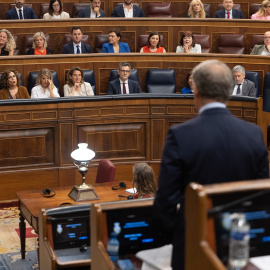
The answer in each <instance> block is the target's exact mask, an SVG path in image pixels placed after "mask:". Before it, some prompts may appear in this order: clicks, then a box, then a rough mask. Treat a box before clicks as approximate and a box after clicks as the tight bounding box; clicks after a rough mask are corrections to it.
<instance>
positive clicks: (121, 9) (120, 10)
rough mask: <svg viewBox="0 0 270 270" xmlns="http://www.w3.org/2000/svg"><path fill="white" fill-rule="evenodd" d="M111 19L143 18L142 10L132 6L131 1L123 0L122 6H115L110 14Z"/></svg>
mask: <svg viewBox="0 0 270 270" xmlns="http://www.w3.org/2000/svg"><path fill="white" fill-rule="evenodd" d="M111 17H126V18H134V17H145V16H144V13H143V10H142V9H141V8H140V7H138V6H136V5H133V4H132V0H124V3H123V5H118V6H116V7H115V8H114V9H113V11H112V14H111Z"/></svg>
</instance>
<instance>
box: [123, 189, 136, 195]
mask: <svg viewBox="0 0 270 270" xmlns="http://www.w3.org/2000/svg"><path fill="white" fill-rule="evenodd" d="M126 192H128V193H131V194H135V193H136V192H137V189H136V188H129V189H126Z"/></svg>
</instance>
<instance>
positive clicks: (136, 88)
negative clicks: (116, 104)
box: [108, 79, 142, 95]
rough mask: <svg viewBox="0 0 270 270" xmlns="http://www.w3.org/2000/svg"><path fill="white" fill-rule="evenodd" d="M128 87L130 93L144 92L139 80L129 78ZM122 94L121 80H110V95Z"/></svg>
mask: <svg viewBox="0 0 270 270" xmlns="http://www.w3.org/2000/svg"><path fill="white" fill-rule="evenodd" d="M128 88H129V93H130V94H136V93H142V90H141V87H140V85H139V83H138V82H137V81H133V80H130V79H129V80H128ZM119 94H121V86H120V80H119V79H115V80H113V81H111V82H110V84H109V89H108V95H119Z"/></svg>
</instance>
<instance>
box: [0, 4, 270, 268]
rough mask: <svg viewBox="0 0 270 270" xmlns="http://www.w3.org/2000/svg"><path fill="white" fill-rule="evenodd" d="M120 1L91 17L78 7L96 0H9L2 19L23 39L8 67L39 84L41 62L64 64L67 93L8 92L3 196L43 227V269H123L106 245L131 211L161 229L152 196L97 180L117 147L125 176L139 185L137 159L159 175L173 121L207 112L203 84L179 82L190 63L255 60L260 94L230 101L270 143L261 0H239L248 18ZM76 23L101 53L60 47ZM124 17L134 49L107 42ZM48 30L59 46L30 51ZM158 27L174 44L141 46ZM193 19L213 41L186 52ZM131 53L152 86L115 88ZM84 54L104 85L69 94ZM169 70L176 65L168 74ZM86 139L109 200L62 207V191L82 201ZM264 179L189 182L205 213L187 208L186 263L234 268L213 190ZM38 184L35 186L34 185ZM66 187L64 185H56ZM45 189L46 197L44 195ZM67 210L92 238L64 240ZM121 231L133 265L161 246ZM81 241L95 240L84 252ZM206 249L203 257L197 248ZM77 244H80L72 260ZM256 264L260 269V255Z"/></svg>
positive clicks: (118, 174)
mask: <svg viewBox="0 0 270 270" xmlns="http://www.w3.org/2000/svg"><path fill="white" fill-rule="evenodd" d="M121 2H122V1H119V0H118V1H116V0H101V8H102V9H103V10H104V11H105V13H106V17H105V18H95V19H91V18H77V17H76V16H77V14H78V12H79V10H80V9H81V8H87V7H90V2H89V1H83V0H81V1H75V2H74V1H72V0H64V1H63V10H64V11H65V12H68V13H69V14H70V17H71V18H70V19H59V20H45V19H42V17H43V14H44V13H45V12H47V10H48V4H49V3H44V2H41V1H39V0H28V1H26V4H27V5H28V6H29V7H32V8H33V9H34V11H35V13H36V14H37V17H38V18H39V19H32V20H30V19H29V20H6V17H5V14H6V11H8V10H9V9H10V8H12V7H13V6H14V5H13V6H12V5H11V4H13V3H11V2H10V1H7V0H0V3H1V8H2V12H1V14H0V19H1V29H8V30H9V31H10V32H11V33H12V35H13V36H14V38H15V41H16V45H17V48H16V51H15V53H14V56H5V57H3V56H2V57H0V73H3V72H4V71H5V70H7V69H14V70H16V71H17V72H18V73H19V74H20V76H21V84H22V85H24V86H25V87H26V88H27V89H28V91H29V94H31V88H32V87H33V86H34V84H35V76H36V75H35V74H37V72H38V71H39V70H40V69H42V68H48V69H49V70H50V71H51V72H52V73H53V78H54V82H56V83H55V86H56V87H57V89H58V92H59V94H60V98H58V99H56V98H50V99H49V98H48V99H28V100H27V99H18V100H0V106H1V112H0V136H1V144H0V183H1V187H2V188H1V190H0V198H1V200H12V199H17V198H18V197H19V210H20V213H21V219H20V226H22V227H20V230H22V231H21V233H23V229H25V227H23V226H25V225H23V223H24V220H26V221H28V222H29V224H30V225H31V226H32V227H33V228H34V229H35V231H36V232H37V234H38V235H39V243H38V244H39V247H38V260H39V269H41V270H42V269H44V270H45V269H46V270H48V269H63V268H64V269H93V270H103V269H104V270H105V269H122V268H117V267H118V266H116V264H115V263H113V262H112V261H111V260H110V257H109V256H108V254H107V252H106V245H107V242H108V238H109V236H110V232H111V231H112V226H113V224H115V223H116V222H120V223H121V222H126V221H125V220H127V219H128V214H130V213H131V214H134V217H135V221H133V222H138V221H141V220H144V222H146V223H149V224H150V227H149V231H146V232H145V231H143V232H142V233H145V234H147V235H148V234H149V237H150V238H151V237H154V238H155V237H157V236H156V235H152V233H153V232H152V230H154V229H153V227H154V224H153V223H152V221H151V220H150V219H149V216H151V212H152V207H153V199H142V200H132V201H127V200H126V198H125V197H122V198H120V197H118V195H121V196H126V195H127V193H126V192H124V190H122V189H121V190H117V191H114V190H113V191H112V188H111V187H112V183H99V184H97V183H96V175H97V171H98V166H99V161H100V160H102V159H108V160H110V161H111V162H112V163H113V164H114V166H115V168H116V171H115V177H114V183H115V184H116V185H117V183H119V182H122V181H123V182H126V183H127V187H128V188H132V177H133V175H132V167H133V165H134V164H135V163H137V162H146V163H148V164H149V165H150V166H151V167H152V169H153V170H154V172H155V175H156V177H157V176H158V173H159V168H160V163H161V157H162V151H163V147H164V142H165V139H166V135H167V131H168V129H169V128H170V127H171V126H173V125H175V124H179V123H183V122H185V121H188V120H189V119H192V118H194V117H196V115H197V114H198V112H197V110H196V108H195V105H194V99H193V95H185V94H180V90H181V88H182V87H184V86H185V83H186V77H187V74H188V73H190V72H191V71H192V70H193V68H194V67H195V66H196V65H197V64H199V63H201V62H203V61H205V60H211V59H218V60H220V61H222V62H224V63H226V64H227V65H228V66H229V68H230V69H232V68H233V67H234V66H235V65H242V66H243V67H244V68H245V69H246V71H247V73H248V72H250V76H251V77H252V78H254V82H255V85H256V87H257V93H256V97H244V96H241V97H236V96H231V98H230V100H229V102H228V104H227V107H228V109H229V110H230V111H231V113H232V114H233V115H234V116H236V117H238V118H240V119H243V120H245V121H248V122H251V123H254V124H257V125H258V126H260V128H261V130H262V132H263V136H264V142H265V144H266V146H269V138H268V127H269V124H270V115H269V112H270V65H269V63H270V61H269V56H264V55H262V56H257V55H250V52H251V51H252V48H253V46H254V45H256V44H263V39H262V37H263V35H264V33H265V32H267V31H270V28H269V22H267V21H262V20H251V19H249V18H250V16H251V15H252V14H254V13H255V12H256V11H257V10H258V8H259V7H260V4H261V2H258V1H254V0H248V1H244V0H239V1H237V4H238V6H237V8H238V9H241V10H242V12H243V14H244V17H245V19H233V20H223V19H217V18H213V17H214V14H215V12H216V11H217V10H218V8H219V7H218V5H220V4H221V2H220V1H217V0H208V1H205V3H204V4H205V8H207V11H208V13H209V15H210V18H206V19H193V18H187V11H188V7H189V3H190V1H186V0H183V1H180V0H174V1H171V0H162V1H156V0H134V1H133V2H134V3H135V4H138V6H140V7H141V8H142V9H143V11H144V14H145V16H146V17H143V18H112V17H110V14H111V13H112V10H113V8H114V7H115V6H117V4H118V3H121ZM155 3H163V4H170V10H171V14H170V16H167V17H159V16H158V17H150V16H149V17H148V15H149V8H148V4H155ZM26 4H25V5H26ZM235 4H236V3H235ZM74 26H78V27H80V28H81V30H82V33H83V35H84V36H83V41H84V42H85V43H87V44H89V45H90V46H91V47H92V53H91V54H80V55H76V54H61V51H62V47H63V45H64V44H65V43H67V42H69V41H70V35H69V34H70V31H71V28H72V27H74ZM114 27H118V28H119V29H120V30H121V31H122V36H123V37H122V39H121V41H123V42H125V43H128V45H129V48H130V53H120V54H118V53H116V54H113V53H101V47H102V43H104V42H108V39H107V35H108V34H109V31H110V30H111V29H112V28H114ZM38 31H42V32H44V34H45V35H46V40H47V43H48V48H51V49H52V50H53V52H54V53H53V54H49V55H25V52H26V50H27V49H29V48H30V47H31V46H32V45H31V44H32V40H33V38H32V37H33V35H34V34H35V33H36V32H38ZM152 31H158V32H159V33H160V35H161V36H162V46H163V47H164V48H165V49H166V53H164V54H150V53H146V54H141V53H139V51H140V48H141V46H142V38H143V36H148V35H149V34H150V33H151V32H152ZM184 31H192V32H193V34H194V37H195V41H196V43H199V44H201V46H202V53H200V54H185V53H176V47H177V46H178V45H179V42H180V37H181V34H182V33H183V32H184ZM104 40H105V41H104ZM228 40H229V41H228ZM200 42H201V43H200ZM120 62H128V63H130V65H131V67H132V72H133V73H134V74H133V76H134V77H135V80H137V81H138V82H139V84H140V86H141V89H142V92H143V93H142V94H136V95H126V96H123V95H107V91H108V86H109V82H110V76H113V74H112V73H113V72H116V71H115V70H118V65H119V63H120ZM74 66H79V67H80V68H81V69H83V70H84V73H85V81H87V82H90V83H91V85H92V88H93V90H94V93H95V95H94V96H91V97H79V98H78V97H77V98H74V97H64V92H63V87H64V85H65V83H66V74H67V72H68V70H69V69H70V68H72V67H74ZM155 70H159V71H161V72H162V71H164V72H163V74H162V75H160V73H158V75H155V76H156V79H158V77H160V78H161V80H162V81H159V84H161V85H162V84H164V91H162V92H155V90H151V89H153V88H151V87H150V86H149V85H150V84H151V82H150V81H149V73H150V72H152V71H155ZM168 70H170V71H172V72H169V73H170V74H169V75H168V76H166V72H167V71H168ZM165 80H168V82H165ZM152 84H155V82H152ZM168 84H169V85H172V88H170V89H173V90H172V91H169V92H167V91H166V88H167V87H168ZM1 88H2V87H1ZM79 143H87V144H88V147H89V149H91V150H93V151H94V152H95V157H94V158H93V159H92V160H91V163H90V166H89V168H88V173H87V174H86V182H87V183H88V184H91V185H93V186H94V187H95V191H96V193H97V195H98V196H99V199H100V200H95V201H94V203H91V201H90V202H89V201H84V202H78V203H77V202H76V203H75V206H74V205H73V206H65V207H59V205H60V202H62V203H65V202H73V203H74V201H72V200H71V199H70V198H69V197H68V196H67V192H69V190H70V189H71V188H72V186H73V185H79V184H80V183H81V175H80V173H79V172H78V170H77V168H76V167H75V166H74V164H73V159H72V157H71V153H72V152H73V151H74V150H75V149H76V148H77V145H78V144H79ZM66 187H69V188H66ZM48 188H49V189H52V190H54V191H55V192H56V196H55V197H53V198H43V197H42V195H40V194H39V193H38V192H37V191H38V190H44V189H48ZM265 189H269V183H267V181H263V180H261V181H258V183H257V184H255V183H251V182H249V181H247V182H239V183H238V182H237V183H234V184H230V183H226V184H222V185H220V186H219V185H218V186H215V185H213V186H208V187H207V186H206V187H203V186H200V185H198V186H195V184H194V185H193V186H190V187H189V188H188V191H187V192H188V193H187V201H190V203H187V208H186V209H187V212H188V211H189V212H192V213H194V214H193V215H187V216H186V220H187V224H189V226H188V228H189V229H188V230H187V232H186V237H187V239H189V241H188V243H189V244H188V245H186V268H185V269H186V270H194V269H202V270H204V269H205V270H206V269H207V270H212V269H213V270H221V269H226V268H225V266H224V264H223V262H222V260H221V258H220V257H218V256H217V255H216V254H217V253H218V252H217V248H216V242H217V241H219V239H218V237H217V236H216V235H215V234H214V227H215V224H214V221H213V219H212V218H211V217H207V211H208V210H209V209H210V208H212V207H213V205H214V204H215V200H214V199H213V197H215V196H216V195H218V196H223V195H224V194H225V195H224V198H225V199H226V196H228V194H229V195H230V194H232V197H233V198H234V197H237V196H240V195H239V194H244V195H245V194H249V193H250V192H251V191H259V190H265ZM30 190H33V192H32V193H33V194H32V193H31V192H30ZM241 192H242V193H241ZM112 193H113V194H112ZM202 193H203V195H202ZM31 194H32V195H31ZM58 194H60V195H59V196H60V197H57V195H58ZM65 196H66V197H65ZM38 197H41V198H40V200H39V201H38V202H37V198H38ZM225 199H224V200H225ZM49 200H50V201H49ZM263 202H264V201H263ZM90 203H91V204H90ZM220 203H224V201H222V200H221V202H220ZM260 203H261V202H260ZM33 204H36V205H35V209H34V207H33V206H31V205H33ZM31 207H32V208H33V209H32V208H31ZM30 209H32V210H30ZM141 213H143V215H142V214H141ZM120 217H121V218H120ZM69 219H72V221H70V220H69ZM118 219H121V220H120V221H119V220H118ZM59 222H60V223H61V224H62V225H63V224H66V223H69V224H73V223H72V222H74V224H75V223H77V222H80V223H81V224H82V226H83V230H85V231H86V232H87V236H85V239H86V241H80V240H78V241H77V240H76V241H75V242H74V246H70V247H69V245H70V242H68V241H67V242H64V241H62V240H61V239H60V240H59V239H58V238H57V233H56V232H57V229H59V228H58V227H57V226H58V225H59ZM151 226H152V227H151ZM21 237H22V238H24V244H22V246H21V251H22V258H23V257H24V258H25V257H27V254H26V255H25V235H24V236H23V235H22V234H21ZM121 241H122V242H121V244H122V243H123V245H124V246H125V245H126V247H125V248H122V249H121V252H122V255H125V256H127V255H128V254H129V255H130V254H133V255H132V256H131V261H132V262H133V267H135V266H136V267H135V268H134V269H141V265H142V263H141V261H140V260H139V259H137V258H135V256H134V254H135V253H136V252H138V251H140V250H142V249H149V248H154V247H158V246H159V245H158V244H157V245H156V246H151V245H148V243H147V244H145V245H143V246H142V245H141V244H137V243H135V244H134V250H131V247H130V244H128V243H127V242H125V241H124V239H122V240H121ZM22 242H23V241H22ZM82 242H83V244H82ZM190 243H193V245H190ZM23 245H24V246H23ZM82 245H83V247H84V250H86V252H84V253H83V254H82V252H79V253H78V254H77V253H76V252H78V249H79V248H81V246H82ZM129 248H130V250H129ZM89 250H91V253H90V254H91V256H90V255H89V252H90V251H89ZM61 252H62V253H61ZM195 252H196V254H198V256H195V257H197V258H194V253H195ZM127 253H128V254H127ZM76 254H77V255H76ZM81 255H83V256H81ZM66 256H70V257H68V258H70V260H69V259H68V258H67V257H66ZM125 256H124V257H125ZM125 258H126V257H125ZM123 269H130V268H123ZM131 269H133V268H131ZM246 269H256V270H258V268H252V266H251V267H250V268H246Z"/></svg>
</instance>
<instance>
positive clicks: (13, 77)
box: [0, 62, 260, 99]
mask: <svg viewBox="0 0 270 270" xmlns="http://www.w3.org/2000/svg"><path fill="white" fill-rule="evenodd" d="M232 72H233V77H234V82H232V95H240V96H250V97H256V96H258V94H259V89H260V88H259V82H260V78H259V74H258V73H257V72H250V71H249V72H248V71H247V72H246V71H245V68H244V67H242V66H240V65H237V66H235V67H234V68H233V70H232ZM86 73H88V75H87V76H84V71H83V70H82V69H81V68H80V67H78V66H75V67H72V68H71V69H70V70H69V71H68V72H67V81H66V84H65V85H64V96H65V97H81V96H94V95H95V79H94V73H93V71H92V70H87V71H86ZM53 74H54V76H53V75H52V72H50V71H49V70H48V69H47V68H43V69H41V70H40V71H39V72H31V73H30V75H29V80H28V90H27V89H26V88H25V87H24V86H22V85H21V83H20V76H19V74H18V73H17V72H16V71H15V70H7V71H5V72H3V73H2V75H1V90H0V99H26V98H30V96H31V98H35V99H37V98H55V97H60V95H59V81H58V76H57V73H56V72H55V71H54V72H53ZM86 77H87V79H86ZM247 78H249V79H250V80H249V79H247ZM34 80H35V84H34ZM86 80H87V81H86ZM192 84H193V80H192V74H188V75H187V78H186V86H185V87H184V88H182V89H181V93H182V94H193V90H192ZM34 85H35V86H34ZM146 92H147V93H159V94H160V93H162V94H165V93H176V79H175V73H174V70H172V69H149V70H148V73H147V78H146ZM137 93H142V90H141V87H140V84H139V78H138V72H137V70H134V69H133V70H132V69H131V66H130V64H129V63H127V62H121V63H120V64H119V69H118V70H113V71H112V72H111V75H110V82H109V87H108V92H107V94H108V95H118V94H137Z"/></svg>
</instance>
